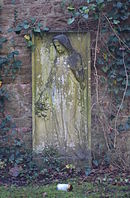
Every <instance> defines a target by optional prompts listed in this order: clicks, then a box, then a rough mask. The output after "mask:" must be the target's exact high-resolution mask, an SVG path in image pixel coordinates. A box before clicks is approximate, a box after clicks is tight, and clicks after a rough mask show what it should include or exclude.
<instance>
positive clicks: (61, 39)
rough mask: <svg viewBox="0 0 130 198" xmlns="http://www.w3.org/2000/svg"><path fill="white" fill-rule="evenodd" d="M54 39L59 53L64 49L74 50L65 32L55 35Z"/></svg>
mask: <svg viewBox="0 0 130 198" xmlns="http://www.w3.org/2000/svg"><path fill="white" fill-rule="evenodd" d="M52 41H53V44H54V46H55V48H56V50H57V51H58V52H59V53H60V52H61V51H64V50H67V51H68V52H72V51H73V48H72V45H71V43H70V40H69V38H68V37H67V36H66V35H64V34H59V35H57V36H54V37H53V39H52ZM61 46H63V47H61Z"/></svg>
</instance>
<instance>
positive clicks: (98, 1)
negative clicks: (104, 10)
mask: <svg viewBox="0 0 130 198" xmlns="http://www.w3.org/2000/svg"><path fill="white" fill-rule="evenodd" d="M96 3H97V4H101V3H104V0H96Z"/></svg>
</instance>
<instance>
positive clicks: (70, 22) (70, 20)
mask: <svg viewBox="0 0 130 198" xmlns="http://www.w3.org/2000/svg"><path fill="white" fill-rule="evenodd" d="M74 21H75V18H74V17H72V18H69V19H68V21H67V23H68V25H71V24H72V23H73V22H74Z"/></svg>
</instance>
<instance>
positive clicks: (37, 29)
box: [33, 27, 41, 33]
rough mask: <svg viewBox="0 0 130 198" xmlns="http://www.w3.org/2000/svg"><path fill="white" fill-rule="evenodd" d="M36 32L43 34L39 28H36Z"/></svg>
mask: <svg viewBox="0 0 130 198" xmlns="http://www.w3.org/2000/svg"><path fill="white" fill-rule="evenodd" d="M33 31H34V32H36V33H40V32H41V30H40V28H39V27H36V28H34V30H33Z"/></svg>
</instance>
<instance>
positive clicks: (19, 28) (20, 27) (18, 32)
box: [14, 26, 22, 34]
mask: <svg viewBox="0 0 130 198" xmlns="http://www.w3.org/2000/svg"><path fill="white" fill-rule="evenodd" d="M21 30H22V26H17V27H16V28H15V29H14V31H15V33H16V34H20V32H21Z"/></svg>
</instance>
